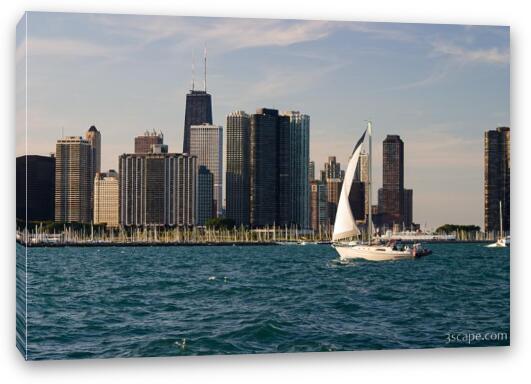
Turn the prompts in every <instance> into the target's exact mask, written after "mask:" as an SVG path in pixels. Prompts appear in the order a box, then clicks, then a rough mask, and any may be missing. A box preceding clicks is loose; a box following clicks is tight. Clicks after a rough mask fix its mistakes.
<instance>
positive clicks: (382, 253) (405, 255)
mask: <svg viewBox="0 0 531 384" xmlns="http://www.w3.org/2000/svg"><path fill="white" fill-rule="evenodd" d="M333 247H334V248H335V250H336V251H337V253H339V258H340V259H341V260H344V261H347V260H355V259H364V260H370V261H391V260H408V259H415V258H417V257H421V256H425V255H427V254H429V253H431V252H429V251H428V252H426V253H415V252H413V250H412V249H408V250H403V251H399V250H395V249H393V248H392V247H388V246H378V245H339V244H335V245H333Z"/></svg>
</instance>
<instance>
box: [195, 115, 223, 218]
mask: <svg viewBox="0 0 531 384" xmlns="http://www.w3.org/2000/svg"><path fill="white" fill-rule="evenodd" d="M190 155H191V156H196V157H197V165H198V167H200V166H205V167H206V168H207V169H208V170H209V171H210V172H212V174H213V175H214V193H213V197H214V204H215V206H216V207H215V211H216V213H217V216H221V215H222V214H223V127H221V126H220V125H212V124H201V125H192V126H191V127H190ZM198 203H199V204H201V202H198Z"/></svg>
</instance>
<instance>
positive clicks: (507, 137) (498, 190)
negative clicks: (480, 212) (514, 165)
mask: <svg viewBox="0 0 531 384" xmlns="http://www.w3.org/2000/svg"><path fill="white" fill-rule="evenodd" d="M484 145H485V150H484V151H485V152H484V162H485V170H484V177H485V179H484V196H485V202H484V213H485V232H491V231H499V230H500V204H501V208H502V225H503V231H504V232H505V231H510V230H511V220H510V214H511V132H510V129H509V127H498V128H496V129H495V130H490V131H486V132H485V135H484Z"/></svg>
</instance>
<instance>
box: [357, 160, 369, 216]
mask: <svg viewBox="0 0 531 384" xmlns="http://www.w3.org/2000/svg"><path fill="white" fill-rule="evenodd" d="M356 171H357V173H358V177H359V180H358V181H360V182H361V183H363V188H364V196H363V199H364V209H363V211H364V212H365V215H368V214H369V186H368V183H369V155H368V154H367V153H366V152H362V153H361V154H360V157H359V160H358V168H357V170H356Z"/></svg>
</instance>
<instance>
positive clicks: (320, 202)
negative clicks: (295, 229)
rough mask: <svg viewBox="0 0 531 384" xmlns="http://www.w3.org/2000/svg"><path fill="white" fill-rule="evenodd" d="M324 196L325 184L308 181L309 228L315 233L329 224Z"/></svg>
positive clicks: (326, 202) (318, 181)
mask: <svg viewBox="0 0 531 384" xmlns="http://www.w3.org/2000/svg"><path fill="white" fill-rule="evenodd" d="M326 195H327V194H326V184H324V183H323V182H322V181H320V180H312V181H310V227H311V228H312V229H313V230H314V231H316V232H317V231H320V230H323V229H325V227H326V226H327V225H328V223H329V220H328V201H327V198H326Z"/></svg>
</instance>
